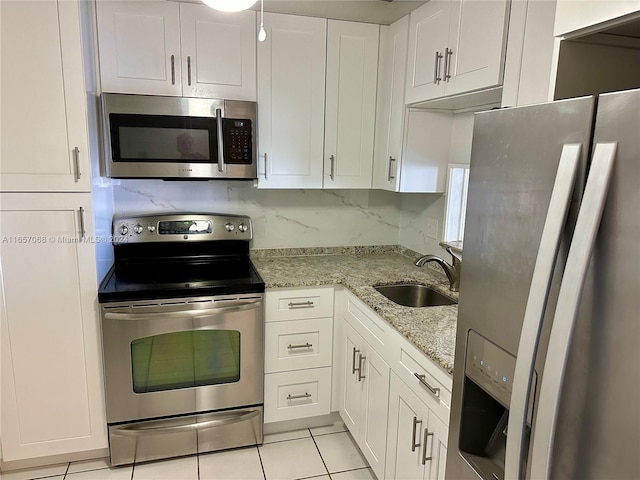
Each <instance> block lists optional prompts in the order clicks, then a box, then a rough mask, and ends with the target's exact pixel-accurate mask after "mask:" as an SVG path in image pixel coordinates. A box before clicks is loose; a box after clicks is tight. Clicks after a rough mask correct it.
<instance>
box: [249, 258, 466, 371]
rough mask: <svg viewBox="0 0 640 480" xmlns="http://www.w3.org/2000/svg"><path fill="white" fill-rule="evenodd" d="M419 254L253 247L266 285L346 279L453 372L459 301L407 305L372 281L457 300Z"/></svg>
mask: <svg viewBox="0 0 640 480" xmlns="http://www.w3.org/2000/svg"><path fill="white" fill-rule="evenodd" d="M418 256H419V254H415V252H411V251H408V250H406V249H403V248H402V247H394V246H388V247H386V246H385V247H347V248H335V249H288V250H254V251H252V252H251V259H252V261H253V263H254V265H255V266H256V268H257V269H258V271H259V272H260V275H261V276H262V278H263V279H264V281H265V285H266V288H292V287H313V286H321V285H336V284H338V285H343V286H345V287H346V288H348V289H349V290H350V291H351V292H353V293H354V294H355V295H356V296H357V297H358V298H359V299H360V300H362V301H363V302H364V303H366V304H367V305H368V306H369V307H371V308H372V309H373V310H374V311H375V312H376V313H377V314H378V315H380V316H381V317H382V318H383V319H384V320H386V321H387V322H388V323H389V324H390V325H392V326H393V327H395V328H396V329H397V330H398V331H399V332H400V333H401V334H402V335H404V336H405V337H406V338H407V339H408V340H409V341H410V342H411V343H413V344H414V345H415V346H416V347H417V348H418V349H420V350H421V351H422V352H424V353H425V355H427V356H428V357H429V358H431V359H432V360H433V361H434V362H436V363H437V364H438V365H440V367H442V369H443V370H444V371H445V372H447V373H449V374H452V373H453V358H454V350H455V338H456V321H457V317H458V306H457V305H449V306H440V307H421V308H414V307H404V306H401V305H398V304H396V303H394V302H391V301H390V300H388V299H387V298H386V297H384V296H383V295H382V294H380V293H378V292H377V291H376V290H375V289H374V288H373V286H374V285H385V284H394V283H423V284H425V285H429V286H431V287H433V288H434V289H435V290H438V291H440V292H441V293H443V294H445V295H448V296H450V297H453V298H455V299H456V300H457V296H458V295H457V293H454V292H451V291H450V290H449V282H448V280H447V278H446V276H445V275H444V273H442V274H441V273H440V272H438V271H436V270H435V269H431V268H428V267H422V268H420V267H416V266H415V265H414V263H413V262H414V260H415V259H416V258H418Z"/></svg>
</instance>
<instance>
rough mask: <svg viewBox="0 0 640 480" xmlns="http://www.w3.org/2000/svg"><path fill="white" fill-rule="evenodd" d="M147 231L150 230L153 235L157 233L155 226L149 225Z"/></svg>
mask: <svg viewBox="0 0 640 480" xmlns="http://www.w3.org/2000/svg"><path fill="white" fill-rule="evenodd" d="M147 230H149V231H150V232H151V233H153V232H155V231H156V226H155V225H149V226H147Z"/></svg>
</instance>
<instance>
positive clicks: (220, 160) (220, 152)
mask: <svg viewBox="0 0 640 480" xmlns="http://www.w3.org/2000/svg"><path fill="white" fill-rule="evenodd" d="M216 127H217V131H218V171H219V172H224V139H223V136H222V109H220V108H216Z"/></svg>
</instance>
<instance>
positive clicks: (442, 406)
mask: <svg viewBox="0 0 640 480" xmlns="http://www.w3.org/2000/svg"><path fill="white" fill-rule="evenodd" d="M407 343H408V342H407ZM397 367H398V368H394V371H396V372H397V374H398V376H399V377H400V378H401V379H402V380H403V381H404V382H405V383H406V384H407V385H408V386H409V388H411V390H413V392H414V393H415V394H416V395H418V397H420V399H421V400H422V401H423V402H424V403H425V404H426V405H427V406H428V407H429V408H430V409H431V410H432V411H433V412H434V413H435V414H436V415H437V416H438V417H439V418H440V419H441V420H442V421H444V422H445V423H446V424H447V425H448V424H449V411H450V409H451V391H449V390H447V388H445V386H444V385H443V384H442V383H440V382H439V381H438V380H436V378H435V377H434V376H433V375H432V373H431V372H432V371H433V370H432V369H433V368H437V367H435V366H431V365H429V364H428V359H426V358H421V355H418V354H416V352H414V351H411V349H410V348H407V347H405V346H402V345H401V346H400V347H399V356H398V364H397ZM418 377H421V378H418ZM433 390H435V391H433Z"/></svg>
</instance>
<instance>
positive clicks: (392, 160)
mask: <svg viewBox="0 0 640 480" xmlns="http://www.w3.org/2000/svg"><path fill="white" fill-rule="evenodd" d="M395 161H396V159H395V158H393V157H392V156H389V172H388V174H387V180H389V181H391V180H393V179H394V178H396V177H395V175H391V171H392V168H391V167H392V165H393V163H392V162H395Z"/></svg>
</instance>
